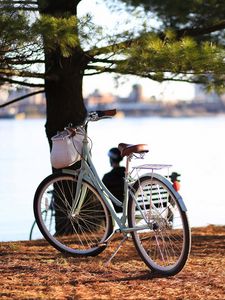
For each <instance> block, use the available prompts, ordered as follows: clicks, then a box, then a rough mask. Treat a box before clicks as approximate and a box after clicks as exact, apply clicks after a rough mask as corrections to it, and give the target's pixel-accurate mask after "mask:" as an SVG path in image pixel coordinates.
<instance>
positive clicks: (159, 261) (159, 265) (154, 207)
mask: <svg viewBox="0 0 225 300" xmlns="http://www.w3.org/2000/svg"><path fill="white" fill-rule="evenodd" d="M180 199H181V197H180V196H179V194H178V193H177V192H175V190H174V189H173V188H172V185H171V184H170V183H169V181H168V180H166V179H165V178H164V177H162V176H160V175H158V174H153V175H145V176H143V177H141V178H140V179H139V180H137V181H136V182H135V183H134V185H133V187H132V191H131V194H130V198H129V203H128V223H129V227H132V228H133V227H139V228H140V229H139V230H137V231H136V230H135V231H133V232H132V237H133V240H134V244H135V246H136V249H137V251H138V253H139V255H140V257H141V258H142V260H143V261H144V262H145V264H146V265H147V266H148V267H149V268H150V269H151V270H152V271H154V272H157V273H159V274H162V275H165V276H170V275H175V274H177V273H178V272H180V271H181V270H182V268H183V267H184V265H185V263H186V261H187V258H188V255H189V251H190V243H191V242H190V229H189V225H188V220H187V216H186V212H185V210H186V209H185V207H184V204H183V202H182V200H180Z"/></svg>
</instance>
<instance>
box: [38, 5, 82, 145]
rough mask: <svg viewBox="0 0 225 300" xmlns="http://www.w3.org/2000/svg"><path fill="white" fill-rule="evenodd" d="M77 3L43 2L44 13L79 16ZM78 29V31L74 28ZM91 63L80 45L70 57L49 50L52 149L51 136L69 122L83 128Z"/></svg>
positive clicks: (47, 75)
mask: <svg viewBox="0 0 225 300" xmlns="http://www.w3.org/2000/svg"><path fill="white" fill-rule="evenodd" d="M79 2H80V1H75V0H46V1H45V2H44V6H43V1H39V11H40V13H41V14H48V15H50V16H54V17H65V16H72V15H76V14H77V5H78V3H79ZM74 30H77V29H76V28H74ZM86 64H87V61H86V60H85V55H84V53H83V51H82V49H81V48H80V47H78V46H76V47H74V49H73V50H72V55H71V56H70V57H69V58H66V57H63V55H62V54H61V52H60V49H59V47H56V48H55V49H54V50H53V51H51V52H49V51H45V91H46V107H47V120H46V125H45V126H46V134H47V137H48V140H49V143H50V147H51V137H52V136H53V135H55V134H56V133H57V131H60V130H63V128H64V127H65V126H67V125H68V124H69V123H72V124H73V125H79V124H80V123H82V122H83V120H84V118H85V116H86V108H85V105H84V101H83V96H82V81H83V73H84V69H85V67H86Z"/></svg>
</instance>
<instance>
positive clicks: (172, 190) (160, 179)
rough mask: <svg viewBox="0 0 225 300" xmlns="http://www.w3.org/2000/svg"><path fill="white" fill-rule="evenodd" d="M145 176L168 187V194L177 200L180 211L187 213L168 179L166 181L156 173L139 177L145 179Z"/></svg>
mask: <svg viewBox="0 0 225 300" xmlns="http://www.w3.org/2000/svg"><path fill="white" fill-rule="evenodd" d="M146 176H147V177H152V178H156V179H158V180H159V181H161V182H162V183H164V184H165V185H166V186H167V187H168V189H169V190H170V192H171V193H172V194H173V196H174V197H175V198H176V199H177V201H178V203H179V204H180V207H181V210H182V211H183V212H186V211H187V207H186V205H185V204H184V200H183V198H182V197H181V195H180V194H179V193H178V192H177V191H175V189H174V188H173V186H172V184H171V183H170V182H169V180H168V179H166V178H165V177H163V176H162V175H159V174H156V173H146V174H143V175H142V176H141V177H146Z"/></svg>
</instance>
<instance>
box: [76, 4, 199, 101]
mask: <svg viewBox="0 0 225 300" xmlns="http://www.w3.org/2000/svg"><path fill="white" fill-rule="evenodd" d="M100 2H101V4H99V5H98V4H97V3H100ZM86 13H90V14H91V15H93V18H94V21H95V22H97V23H98V24H99V25H102V26H106V27H112V28H113V29H112V30H115V28H118V27H119V26H118V23H121V21H122V22H123V21H124V20H125V19H126V18H128V19H129V17H130V16H129V15H128V14H127V13H123V14H124V15H123V16H121V13H120V14H115V13H114V14H113V13H111V12H110V11H109V10H108V8H107V6H106V5H105V3H104V1H103V2H102V1H101V0H98V1H94V0H91V1H90V0H82V1H81V2H80V4H79V6H78V16H82V15H84V14H86ZM128 24H130V25H132V26H134V25H133V23H132V22H130V23H128ZM149 25H150V26H151V24H149ZM152 25H153V24H152ZM113 32H114V31H113ZM133 84H140V85H142V87H143V96H144V97H146V98H150V97H152V96H155V97H156V98H157V99H158V98H160V99H165V100H190V99H193V97H194V86H193V85H192V84H189V83H175V82H174V83H172V82H163V83H158V82H155V81H152V80H150V79H141V78H139V77H137V76H123V77H122V78H121V79H120V80H119V81H118V82H116V81H115V80H114V78H113V75H110V74H101V75H95V76H86V77H85V78H84V83H83V93H84V96H87V95H88V94H90V93H92V92H93V91H94V90H95V89H98V90H99V91H100V92H101V93H112V94H114V95H120V96H122V97H126V96H128V95H129V93H130V91H131V88H132V85H133Z"/></svg>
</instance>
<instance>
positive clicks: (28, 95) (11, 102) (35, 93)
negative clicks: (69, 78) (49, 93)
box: [0, 90, 45, 108]
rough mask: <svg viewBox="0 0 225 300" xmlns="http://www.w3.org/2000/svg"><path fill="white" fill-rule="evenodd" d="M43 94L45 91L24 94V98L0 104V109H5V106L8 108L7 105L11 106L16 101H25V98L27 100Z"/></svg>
mask: <svg viewBox="0 0 225 300" xmlns="http://www.w3.org/2000/svg"><path fill="white" fill-rule="evenodd" d="M44 92H45V90H40V91H36V92H32V93H29V94H26V95H24V96H21V97H18V98H15V99H13V100H11V101H9V102H6V103H3V104H1V105H0V108H3V107H6V106H8V105H11V104H13V103H16V102H18V101H21V100H23V99H26V98H28V97H31V96H34V95H37V94H41V93H44Z"/></svg>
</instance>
